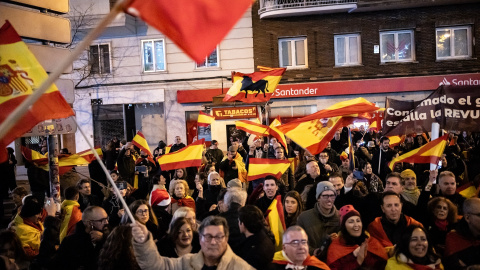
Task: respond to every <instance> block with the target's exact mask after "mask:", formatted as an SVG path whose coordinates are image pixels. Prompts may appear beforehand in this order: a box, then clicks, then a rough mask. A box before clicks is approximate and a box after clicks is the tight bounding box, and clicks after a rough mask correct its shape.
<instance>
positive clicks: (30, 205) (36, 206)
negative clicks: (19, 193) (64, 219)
mask: <svg viewBox="0 0 480 270" xmlns="http://www.w3.org/2000/svg"><path fill="white" fill-rule="evenodd" d="M42 210H43V206H42V204H41V203H39V202H38V201H37V200H36V199H34V198H33V197H32V199H27V200H25V203H24V204H23V206H22V210H21V211H20V216H21V217H23V218H28V217H33V216H35V215H38V214H40V213H41V212H42Z"/></svg>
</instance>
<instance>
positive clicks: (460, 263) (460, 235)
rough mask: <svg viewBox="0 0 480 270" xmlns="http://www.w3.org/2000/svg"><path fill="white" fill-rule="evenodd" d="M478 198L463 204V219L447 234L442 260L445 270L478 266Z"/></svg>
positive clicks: (479, 232) (479, 229)
mask: <svg viewBox="0 0 480 270" xmlns="http://www.w3.org/2000/svg"><path fill="white" fill-rule="evenodd" d="M479 243H480V198H470V199H467V200H466V201H465V202H464V203H463V218H462V219H461V220H460V221H459V222H458V223H457V225H456V227H455V230H453V231H451V232H449V233H448V234H447V239H446V240H445V253H444V259H442V262H443V264H444V265H445V269H465V268H466V266H470V265H478V264H480V247H479Z"/></svg>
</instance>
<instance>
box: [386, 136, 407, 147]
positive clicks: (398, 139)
mask: <svg viewBox="0 0 480 270" xmlns="http://www.w3.org/2000/svg"><path fill="white" fill-rule="evenodd" d="M388 139H389V140H390V147H394V146H397V145H399V144H401V143H403V142H405V135H402V136H399V135H395V136H388Z"/></svg>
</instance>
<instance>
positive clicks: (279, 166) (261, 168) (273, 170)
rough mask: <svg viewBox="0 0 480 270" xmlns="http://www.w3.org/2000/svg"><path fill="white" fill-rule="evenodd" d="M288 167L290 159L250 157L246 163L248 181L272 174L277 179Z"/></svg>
mask: <svg viewBox="0 0 480 270" xmlns="http://www.w3.org/2000/svg"><path fill="white" fill-rule="evenodd" d="M289 167H290V160H288V159H284V160H280V159H269V158H251V159H250V160H249V165H248V181H252V180H256V179H260V178H264V177H266V176H267V175H273V176H275V177H276V178H277V179H278V178H280V177H281V176H282V174H283V173H284V172H285V171H286V170H287V169H288V168H289Z"/></svg>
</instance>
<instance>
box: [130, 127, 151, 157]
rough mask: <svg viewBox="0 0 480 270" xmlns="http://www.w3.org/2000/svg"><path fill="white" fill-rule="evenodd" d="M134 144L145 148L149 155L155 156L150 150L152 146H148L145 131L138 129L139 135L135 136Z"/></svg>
mask: <svg viewBox="0 0 480 270" xmlns="http://www.w3.org/2000/svg"><path fill="white" fill-rule="evenodd" d="M132 144H133V145H135V146H136V147H138V148H140V150H143V151H144V152H145V153H146V154H147V155H148V156H149V157H153V155H152V152H150V147H149V146H148V142H147V140H146V139H145V136H143V133H142V132H141V131H138V132H137V135H135V137H133V139H132Z"/></svg>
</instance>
